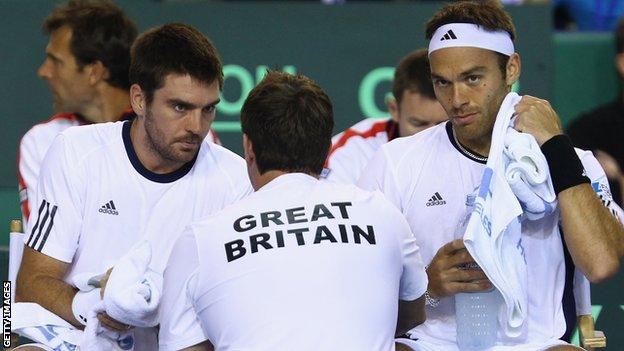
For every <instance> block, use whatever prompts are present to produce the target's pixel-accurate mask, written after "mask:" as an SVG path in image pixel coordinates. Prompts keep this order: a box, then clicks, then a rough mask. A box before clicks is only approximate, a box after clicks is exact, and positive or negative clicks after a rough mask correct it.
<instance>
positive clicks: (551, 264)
mask: <svg viewBox="0 0 624 351" xmlns="http://www.w3.org/2000/svg"><path fill="white" fill-rule="evenodd" d="M451 133H452V132H451V124H450V123H448V122H447V123H443V124H440V125H438V126H436V127H433V128H430V129H428V130H425V131H423V132H420V133H418V134H416V135H414V136H411V137H407V138H400V139H397V140H395V141H392V142H390V143H388V144H386V145H384V146H382V147H381V149H380V150H379V152H377V154H375V156H374V157H373V159H372V160H371V162H370V163H369V165H368V166H367V167H366V169H365V170H364V172H363V173H362V177H361V178H360V180H359V181H358V185H359V186H361V187H362V188H364V189H369V190H381V191H382V192H383V193H384V194H385V195H386V198H387V199H389V200H390V201H391V202H392V203H394V204H395V205H396V206H397V207H398V208H399V209H400V211H401V212H402V213H403V215H404V216H405V217H406V219H407V221H408V223H409V225H410V227H411V229H412V232H413V233H414V235H415V236H416V240H417V242H418V243H419V245H420V247H421V253H422V258H423V261H424V262H426V263H429V262H431V260H432V259H433V257H434V256H435V254H436V253H437V251H438V249H440V248H441V247H442V246H443V245H445V244H447V243H448V242H450V241H452V240H454V239H457V238H459V237H460V235H457V234H456V231H457V226H458V223H459V222H460V220H461V219H462V218H463V216H464V215H465V214H466V205H465V203H466V197H467V196H468V195H470V194H473V193H475V191H476V190H477V189H478V187H479V184H480V182H481V177H482V175H483V170H484V168H485V162H479V161H478V160H476V159H474V158H472V157H470V156H469V155H468V154H466V153H463V152H462V151H461V150H460V149H459V148H458V147H457V146H456V144H455V142H454V140H453V138H452V136H451V135H452V134H451ZM577 154H578V155H579V157H580V159H581V161H582V163H583V166H584V168H585V170H586V173H587V176H588V177H589V178H590V179H591V181H592V185H593V187H594V189H596V190H597V191H598V194H599V195H600V196H601V197H603V198H606V197H610V196H611V194H610V192H609V191H608V182H607V178H606V176H605V174H604V172H603V170H602V168H600V165H599V164H598V161H597V160H596V159H595V158H594V157H593V156H592V154H591V153H590V152H586V151H582V150H577ZM605 202H609V207H610V208H611V210H612V211H614V212H620V213H621V210H620V209H619V208H617V205H615V204H614V202H613V201H608V200H606V201H605ZM558 223H559V213H558V211H556V212H555V213H554V214H553V215H551V216H548V217H545V218H544V219H542V220H539V221H534V222H524V223H523V227H522V235H523V239H522V243H523V246H524V250H525V251H524V252H525V257H526V261H527V268H528V282H529V284H530V285H531V286H529V288H528V289H527V290H528V292H529V296H528V320H527V324H528V335H527V340H531V341H533V342H539V341H545V340H551V339H558V338H560V337H561V336H562V335H563V333H564V331H565V329H566V325H565V320H564V315H563V308H562V296H563V291H564V286H565V273H566V267H565V262H564V253H563V246H562V241H561V237H560V235H559V225H558ZM570 287H571V286H570ZM454 314H455V308H454V298H453V297H446V298H442V299H441V302H440V304H439V305H438V306H437V307H435V308H430V307H428V308H427V320H426V321H425V323H423V324H422V325H420V326H418V327H416V328H415V329H413V330H412V332H411V337H412V338H419V339H422V340H425V341H426V342H428V343H433V344H438V345H451V344H454V343H456V332H455V328H456V327H455V316H454ZM499 341H500V340H499Z"/></svg>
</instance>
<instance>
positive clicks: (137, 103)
mask: <svg viewBox="0 0 624 351" xmlns="http://www.w3.org/2000/svg"><path fill="white" fill-rule="evenodd" d="M146 104H147V101H146V99H145V92H144V91H143V90H142V89H141V87H140V86H139V85H138V84H132V86H131V87H130V105H132V109H133V110H134V113H136V114H137V116H145V113H146V112H147V106H146Z"/></svg>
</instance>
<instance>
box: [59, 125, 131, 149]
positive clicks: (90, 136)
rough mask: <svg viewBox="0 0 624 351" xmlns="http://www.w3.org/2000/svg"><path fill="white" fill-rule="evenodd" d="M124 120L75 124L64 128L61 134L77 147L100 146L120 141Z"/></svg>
mask: <svg viewBox="0 0 624 351" xmlns="http://www.w3.org/2000/svg"><path fill="white" fill-rule="evenodd" d="M124 123H125V122H108V123H97V124H89V125H76V126H72V127H69V128H66V129H65V130H63V131H62V132H61V135H63V137H64V138H65V139H66V140H69V141H70V142H71V143H72V144H76V145H77V146H79V147H83V146H84V147H93V146H102V145H106V144H109V143H111V142H116V141H122V140H123V139H122V128H123V125H124Z"/></svg>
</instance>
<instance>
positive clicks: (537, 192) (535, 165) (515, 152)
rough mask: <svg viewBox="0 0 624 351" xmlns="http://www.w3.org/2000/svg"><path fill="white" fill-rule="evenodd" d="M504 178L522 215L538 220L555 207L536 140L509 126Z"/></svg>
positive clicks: (544, 161) (550, 184)
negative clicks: (514, 196) (515, 198)
mask: <svg viewBox="0 0 624 351" xmlns="http://www.w3.org/2000/svg"><path fill="white" fill-rule="evenodd" d="M504 154H505V163H506V167H505V177H506V179H507V182H508V183H509V186H510V187H511V190H512V191H513V193H514V194H515V195H516V197H517V198H518V201H520V205H521V206H522V209H523V210H524V215H525V216H526V218H527V219H529V220H532V221H534V220H538V219H541V218H543V217H544V216H546V215H548V214H551V213H552V212H553V211H554V210H555V208H556V198H557V195H556V194H555V190H554V188H553V185H552V180H551V179H550V171H549V169H548V162H547V161H546V157H544V154H542V151H541V150H540V147H539V145H538V144H537V141H536V140H535V138H534V137H533V136H532V135H530V134H526V133H520V132H518V131H517V130H515V129H513V128H512V127H511V126H510V127H509V128H507V132H506V135H505V148H504Z"/></svg>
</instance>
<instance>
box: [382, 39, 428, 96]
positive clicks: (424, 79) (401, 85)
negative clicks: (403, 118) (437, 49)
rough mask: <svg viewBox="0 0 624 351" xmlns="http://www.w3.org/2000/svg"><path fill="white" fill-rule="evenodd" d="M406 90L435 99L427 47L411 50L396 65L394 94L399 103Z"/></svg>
mask: <svg viewBox="0 0 624 351" xmlns="http://www.w3.org/2000/svg"><path fill="white" fill-rule="evenodd" d="M406 90H408V91H411V92H414V93H419V94H421V95H423V96H425V97H427V98H429V99H431V100H435V98H436V96H435V92H434V91H433V83H432V82H431V69H430V68H429V57H428V55H427V49H420V50H415V51H412V52H410V53H409V54H407V56H405V57H404V58H402V59H401V61H400V62H399V64H398V65H397V66H396V69H395V71H394V81H393V82H392V94H393V95H394V98H395V99H396V101H397V103H398V104H400V103H401V99H402V98H403V92H405V91H406Z"/></svg>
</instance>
